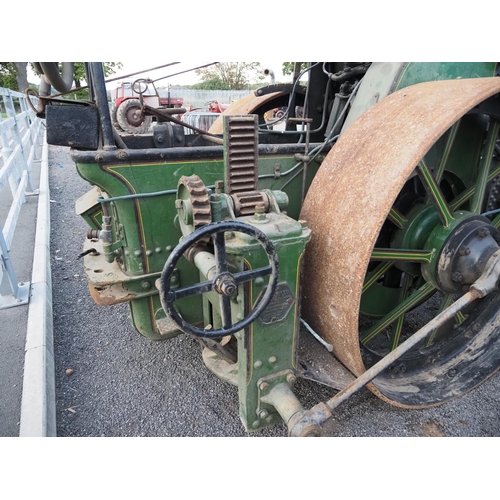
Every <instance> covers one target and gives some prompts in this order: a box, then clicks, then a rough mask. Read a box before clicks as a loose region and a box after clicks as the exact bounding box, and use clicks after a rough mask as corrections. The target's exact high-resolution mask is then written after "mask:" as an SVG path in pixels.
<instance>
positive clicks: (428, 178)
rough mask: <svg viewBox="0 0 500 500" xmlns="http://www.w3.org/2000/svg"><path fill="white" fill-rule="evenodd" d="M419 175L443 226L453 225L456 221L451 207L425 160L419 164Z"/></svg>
mask: <svg viewBox="0 0 500 500" xmlns="http://www.w3.org/2000/svg"><path fill="white" fill-rule="evenodd" d="M418 173H419V175H420V178H421V180H422V182H423V184H424V187H425V190H426V191H427V194H428V195H429V196H430V198H431V200H432V201H433V203H434V205H435V206H436V208H437V211H438V214H439V218H440V219H441V222H442V224H443V226H444V227H448V226H449V225H450V224H451V223H452V221H453V220H455V218H454V217H453V214H452V212H451V210H450V207H449V206H448V203H447V202H446V200H445V197H444V195H443V193H442V192H441V189H440V188H439V186H438V184H437V182H436V179H434V176H433V175H432V172H431V170H430V169H429V167H428V166H427V164H426V163H425V160H422V161H421V162H420V163H419V164H418Z"/></svg>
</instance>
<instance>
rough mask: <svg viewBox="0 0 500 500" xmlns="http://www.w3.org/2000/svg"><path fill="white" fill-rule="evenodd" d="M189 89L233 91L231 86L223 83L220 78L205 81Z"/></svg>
mask: <svg viewBox="0 0 500 500" xmlns="http://www.w3.org/2000/svg"><path fill="white" fill-rule="evenodd" d="M189 88H191V89H194V90H231V88H230V87H229V85H228V84H227V83H225V82H223V81H222V80H221V79H220V78H210V79H209V80H203V81H201V82H200V83H195V84H194V85H190V87H189Z"/></svg>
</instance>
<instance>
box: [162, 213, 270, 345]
mask: <svg viewBox="0 0 500 500" xmlns="http://www.w3.org/2000/svg"><path fill="white" fill-rule="evenodd" d="M229 231H238V232H240V233H245V234H248V235H250V236H253V237H254V238H255V239H256V240H257V241H258V242H259V243H260V244H261V245H262V247H264V250H265V251H266V254H267V257H268V261H269V265H268V266H266V267H261V268H258V269H249V270H247V271H242V272H239V273H235V274H232V273H231V272H229V270H228V265H227V254H226V244H225V236H224V233H226V232H229ZM207 237H210V238H211V239H212V241H213V245H214V251H215V261H216V271H215V276H214V277H213V278H212V279H211V280H209V281H205V282H203V283H198V284H195V285H191V286H188V287H185V288H180V289H176V290H172V289H171V288H170V278H171V277H172V273H173V271H174V268H175V266H176V264H177V262H178V260H179V259H180V258H181V257H182V255H183V254H184V252H186V251H187V250H188V249H189V248H190V247H192V246H193V245H195V244H196V243H198V242H200V241H202V240H203V239H204V238H207ZM278 275H279V266H278V256H277V254H276V249H275V248H274V245H273V244H272V243H271V240H270V239H269V238H268V237H267V236H266V235H265V234H264V233H263V232H262V231H260V230H259V229H257V228H255V227H253V226H251V225H249V224H244V223H242V222H235V221H228V222H225V221H223V222H214V223H212V224H207V225H206V226H203V227H201V228H199V229H197V230H196V231H194V232H193V233H191V234H190V235H189V236H187V237H186V238H184V239H183V240H182V241H181V242H180V243H179V245H177V246H176V247H175V248H174V250H173V251H172V253H171V254H170V257H169V258H168V260H167V262H166V263H165V266H164V267H163V271H162V273H161V277H160V300H161V304H162V307H163V309H164V311H165V312H166V313H167V314H168V315H169V316H170V318H171V319H172V320H173V321H175V322H176V323H177V325H178V326H179V328H180V329H181V330H182V331H183V332H186V333H191V334H193V335H195V336H197V337H206V338H218V337H224V336H226V335H232V334H233V333H236V332H238V331H239V330H241V329H242V328H244V327H245V326H247V325H249V324H250V323H252V322H253V321H255V320H256V319H257V318H258V317H259V315H260V314H261V313H262V312H263V311H264V309H265V308H266V307H267V305H268V304H269V302H270V300H271V298H272V296H273V295H274V292H275V291H276V286H277V284H278ZM263 276H269V283H268V285H267V287H266V291H265V292H264V294H263V295H262V297H261V298H260V300H259V301H258V302H257V304H256V305H254V307H253V309H252V310H251V312H250V313H249V314H248V315H247V316H246V317H244V318H243V319H242V320H241V321H238V322H237V323H235V324H233V322H232V319H231V298H232V297H234V296H236V294H237V293H238V285H240V284H241V283H245V282H248V281H253V280H255V279H257V278H260V277H263ZM211 291H215V292H217V293H218V294H219V304H220V314H221V318H222V328H220V329H217V330H215V329H202V328H197V327H195V326H193V325H191V324H190V323H187V322H186V321H184V319H183V318H182V317H181V316H180V314H179V313H178V312H177V310H176V309H175V307H174V302H175V301H176V300H178V299H183V298H185V297H190V296H193V295H199V294H203V293H207V292H211Z"/></svg>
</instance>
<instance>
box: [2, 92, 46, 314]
mask: <svg viewBox="0 0 500 500" xmlns="http://www.w3.org/2000/svg"><path fill="white" fill-rule="evenodd" d="M31 100H32V101H33V104H34V105H35V106H36V105H37V102H36V98H34V97H32V98H31ZM1 104H3V106H2V105H1ZM41 131H42V120H41V119H40V118H37V117H36V114H35V112H34V111H33V109H32V108H31V107H30V105H29V104H28V101H27V98H26V96H25V95H24V94H22V93H20V92H15V91H13V90H10V89H5V88H0V145H1V149H0V200H2V201H4V202H5V200H7V198H8V195H7V194H5V193H6V192H5V191H4V188H5V187H6V185H7V184H8V185H9V188H10V192H11V195H12V203H11V205H10V208H9V210H8V214H7V218H6V219H5V222H4V223H3V227H2V224H1V222H0V309H4V308H7V307H13V306H16V305H22V304H26V303H27V302H28V301H29V290H30V283H18V282H17V280H16V276H15V274H14V268H13V266H12V261H11V256H10V248H11V244H12V239H13V237H14V231H15V229H16V225H17V220H18V218H19V213H20V211H21V206H22V205H23V203H25V202H26V198H25V196H26V195H27V194H37V192H35V191H34V190H33V185H32V183H31V167H32V165H33V161H35V160H38V159H39V158H38V157H39V152H38V151H37V147H38V146H39V145H40V141H41V139H42V137H43V134H41ZM28 191H29V192H28Z"/></svg>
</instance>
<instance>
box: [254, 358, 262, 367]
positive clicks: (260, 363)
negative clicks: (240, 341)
mask: <svg viewBox="0 0 500 500" xmlns="http://www.w3.org/2000/svg"><path fill="white" fill-rule="evenodd" d="M261 366H262V361H260V360H257V361H256V362H255V363H254V364H253V367H254V368H260V367H261Z"/></svg>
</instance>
